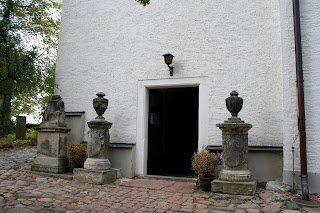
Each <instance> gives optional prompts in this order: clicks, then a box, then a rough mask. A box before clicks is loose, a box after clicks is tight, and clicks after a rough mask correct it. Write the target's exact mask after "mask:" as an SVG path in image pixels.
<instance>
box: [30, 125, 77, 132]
mask: <svg viewBox="0 0 320 213" xmlns="http://www.w3.org/2000/svg"><path fill="white" fill-rule="evenodd" d="M35 129H36V130H37V131H39V132H70V131H71V129H70V128H67V127H58V126H57V127H42V126H40V127H36V128H35Z"/></svg>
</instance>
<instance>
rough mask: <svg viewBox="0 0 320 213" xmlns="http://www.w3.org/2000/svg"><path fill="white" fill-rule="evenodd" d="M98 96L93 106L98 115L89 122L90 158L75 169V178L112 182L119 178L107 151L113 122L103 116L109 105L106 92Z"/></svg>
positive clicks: (89, 181) (88, 149) (102, 182)
mask: <svg viewBox="0 0 320 213" xmlns="http://www.w3.org/2000/svg"><path fill="white" fill-rule="evenodd" d="M97 96H98V98H95V99H93V107H94V109H95V111H96V113H97V114H98V117H96V118H95V119H93V120H92V121H89V122H88V126H89V128H90V131H89V138H88V147H87V152H88V158H87V160H86V161H85V162H84V168H83V169H82V168H77V169H74V170H73V173H74V178H75V179H77V180H79V181H82V182H87V183H94V184H104V183H112V182H114V181H115V180H116V179H117V171H116V170H113V169H111V164H110V161H109V160H108V156H107V152H108V148H109V143H110V135H109V129H110V128H111V125H112V123H110V122H108V121H106V120H105V118H104V117H102V115H103V113H104V112H105V111H106V109H107V107H108V99H105V98H103V96H105V94H104V93H102V92H99V93H97Z"/></svg>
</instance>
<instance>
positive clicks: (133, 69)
mask: <svg viewBox="0 0 320 213" xmlns="http://www.w3.org/2000/svg"><path fill="white" fill-rule="evenodd" d="M88 5H90V6H88ZM279 14H280V13H279V1H278V0H272V1H265V0H258V1H219V2H217V1H211V0H203V1H192V0H186V1H174V0H152V2H151V4H150V5H149V6H147V7H142V6H140V5H138V4H137V3H136V2H135V1H133V0H124V1H120V2H116V1H111V0H108V1H106V0H95V1H81V0H74V1H65V2H64V3H63V9H62V21H61V31H60V40H59V50H58V61H57V71H56V83H57V84H58V89H56V91H55V93H56V94H60V95H61V96H62V98H63V100H64V102H65V107H66V111H85V112H86V113H85V120H86V122H87V121H89V120H91V119H93V118H94V117H95V116H96V114H95V112H94V110H93V107H92V99H93V98H94V97H95V94H96V93H97V92H100V91H102V92H104V93H106V98H108V99H109V108H108V110H107V111H106V113H105V114H104V117H106V119H107V120H108V121H110V122H112V123H113V126H112V128H111V131H110V134H111V142H120V143H137V141H138V139H137V138H138V134H139V131H140V130H139V129H138V126H139V125H138V124H139V122H141V121H142V120H143V119H145V118H143V117H141V116H140V115H139V114H138V111H139V110H138V100H139V99H140V98H142V99H144V98H145V97H139V93H138V85H139V83H138V82H140V81H151V80H160V79H161V80H163V81H164V82H166V81H168V82H170V80H171V79H184V78H205V79H207V84H208V91H207V99H208V108H207V112H208V121H207V126H208V128H207V130H206V131H207V138H208V139H207V144H211V145H221V131H220V130H219V129H218V128H217V127H216V126H215V125H216V124H217V123H220V122H223V121H224V120H226V119H227V118H228V117H229V116H230V114H229V112H228V111H227V109H226V107H225V98H227V97H228V96H229V93H230V92H231V91H232V90H236V91H237V92H238V93H239V95H240V97H242V98H243V99H244V106H243V109H242V111H241V112H240V113H239V117H240V118H242V119H243V120H244V121H246V122H248V123H251V124H252V125H253V128H252V129H251V130H250V131H249V145H262V146H281V145H282V139H283V138H282V137H283V130H282V128H283V126H282V120H283V116H282V83H283V79H282V77H283V76H282V74H281V72H282V70H281V69H282V66H283V63H282V58H283V57H282V53H281V34H280V33H281V30H280V15H279ZM167 52H171V53H172V54H173V55H175V57H174V60H173V66H174V76H173V77H170V76H169V71H168V68H167V66H166V64H165V63H164V60H163V57H162V54H164V53H167ZM87 131H88V128H87V125H86V129H85V140H86V137H87ZM144 140H147V139H144ZM143 150H144V148H143V147H142V148H141V149H140V148H139V146H137V156H139V154H142V152H143ZM144 151H145V150H144ZM137 164H139V163H138V159H137ZM140 172H141V171H140Z"/></svg>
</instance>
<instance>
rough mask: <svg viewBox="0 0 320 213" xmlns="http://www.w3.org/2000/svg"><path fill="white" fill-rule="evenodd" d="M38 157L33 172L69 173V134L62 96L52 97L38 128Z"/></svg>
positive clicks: (34, 162)
mask: <svg viewBox="0 0 320 213" xmlns="http://www.w3.org/2000/svg"><path fill="white" fill-rule="evenodd" d="M36 129H37V130H38V132H39V134H38V144H37V156H36V158H35V159H34V161H33V164H32V165H31V170H32V171H39V172H49V173H65V172H67V171H68V169H69V168H68V167H69V166H68V159H67V142H68V137H67V133H68V132H69V131H70V130H71V129H69V128H67V127H66V124H65V111H64V102H63V101H62V98H61V97H60V95H54V96H52V97H51V99H50V101H49V103H48V106H47V108H46V110H45V111H44V114H43V120H42V123H41V124H40V126H39V127H38V128H36Z"/></svg>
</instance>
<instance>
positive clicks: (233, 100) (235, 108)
mask: <svg viewBox="0 0 320 213" xmlns="http://www.w3.org/2000/svg"><path fill="white" fill-rule="evenodd" d="M242 105H243V99H242V98H240V97H238V93H237V92H236V91H232V92H231V93H230V97H228V98H227V99H226V106H227V109H228V110H229V112H230V113H231V115H232V117H233V118H238V113H239V112H240V111H241V109H242Z"/></svg>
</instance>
